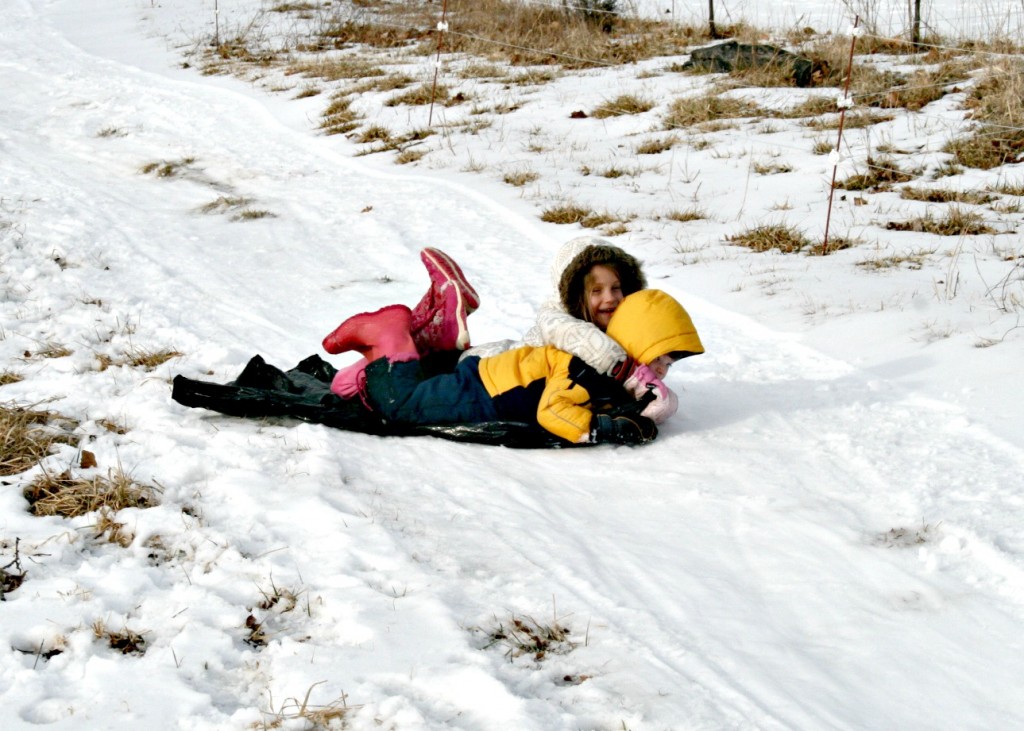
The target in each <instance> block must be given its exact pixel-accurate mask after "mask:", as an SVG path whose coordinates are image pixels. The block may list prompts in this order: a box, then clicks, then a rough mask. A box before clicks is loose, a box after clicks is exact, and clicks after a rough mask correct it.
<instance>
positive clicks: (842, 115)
mask: <svg viewBox="0 0 1024 731" xmlns="http://www.w3.org/2000/svg"><path fill="white" fill-rule="evenodd" d="M859 24H860V16H859V15H857V16H854V18H853V27H852V28H850V58H849V60H847V62H846V82H845V83H844V84H843V98H842V99H840V100H839V102H838V106H839V138H838V139H837V140H836V149H834V150H832V154H831V155H830V158H831V160H832V184H831V185H830V186H829V190H828V213H827V214H826V216H825V240H824V241H822V242H821V255H822V256H825V255H826V254H828V229H829V225H830V224H831V222H832V199H833V198H834V197H835V194H836V170H837V169H838V168H839V160H840V153H839V151H840V150H841V149H842V147H843V122H845V121H846V110H847V109H848V108H849V107H850V106H851V105H852V102H851V101H850V77H851V76H852V75H853V47H854V45H855V44H856V43H857V36H859V35H860V30H859V29H858V28H857V26H858V25H859Z"/></svg>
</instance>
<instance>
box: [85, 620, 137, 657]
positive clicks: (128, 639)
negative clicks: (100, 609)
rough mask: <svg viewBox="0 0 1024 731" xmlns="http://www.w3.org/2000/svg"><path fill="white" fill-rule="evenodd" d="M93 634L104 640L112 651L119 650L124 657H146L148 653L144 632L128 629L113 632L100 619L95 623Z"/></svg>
mask: <svg viewBox="0 0 1024 731" xmlns="http://www.w3.org/2000/svg"><path fill="white" fill-rule="evenodd" d="M92 632H93V635H94V636H95V637H96V639H97V640H103V641H104V642H106V643H107V645H108V646H109V647H110V648H111V649H113V650H117V651H118V652H120V653H121V654H122V655H144V654H145V653H146V638H145V637H143V634H145V633H144V632H143V633H139V632H135V631H133V630H130V629H128V628H127V627H124V628H122V629H120V630H111V629H109V628H108V627H107V626H106V624H104V622H103V621H102V620H99V619H97V620H96V621H95V622H94V623H93V625H92Z"/></svg>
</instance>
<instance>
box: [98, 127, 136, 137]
mask: <svg viewBox="0 0 1024 731" xmlns="http://www.w3.org/2000/svg"><path fill="white" fill-rule="evenodd" d="M96 136H97V137H101V138H102V137H127V136H128V133H127V132H125V131H124V130H123V129H121V128H120V127H104V128H103V129H101V130H100V131H99V132H97V133H96Z"/></svg>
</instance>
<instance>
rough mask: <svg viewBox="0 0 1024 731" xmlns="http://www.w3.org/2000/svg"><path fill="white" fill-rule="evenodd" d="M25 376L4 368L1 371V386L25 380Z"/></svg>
mask: <svg viewBox="0 0 1024 731" xmlns="http://www.w3.org/2000/svg"><path fill="white" fill-rule="evenodd" d="M24 380H25V377H24V376H22V375H21V374H20V373H16V372H15V371H12V370H8V369H6V368H5V369H4V370H2V371H0V386H6V385H8V384H11V383H18V382H19V381H24Z"/></svg>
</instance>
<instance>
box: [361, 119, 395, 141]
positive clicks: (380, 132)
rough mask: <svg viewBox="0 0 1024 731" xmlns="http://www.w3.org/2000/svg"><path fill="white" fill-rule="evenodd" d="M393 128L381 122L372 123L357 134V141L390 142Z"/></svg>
mask: <svg viewBox="0 0 1024 731" xmlns="http://www.w3.org/2000/svg"><path fill="white" fill-rule="evenodd" d="M390 141H391V130H389V129H388V128H387V127H384V126H381V125H379V124H371V125H370V126H369V127H365V128H363V130H362V131H360V133H359V134H358V135H357V136H356V142H358V143H360V144H366V143H367V142H390Z"/></svg>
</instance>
